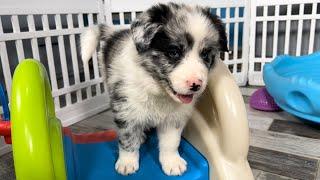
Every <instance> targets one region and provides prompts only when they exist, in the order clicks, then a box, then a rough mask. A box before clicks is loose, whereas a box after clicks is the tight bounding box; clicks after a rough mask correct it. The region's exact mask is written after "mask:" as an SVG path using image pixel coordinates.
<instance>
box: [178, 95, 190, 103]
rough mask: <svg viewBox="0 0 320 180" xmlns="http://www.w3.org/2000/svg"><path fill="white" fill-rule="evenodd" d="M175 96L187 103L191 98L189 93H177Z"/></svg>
mask: <svg viewBox="0 0 320 180" xmlns="http://www.w3.org/2000/svg"><path fill="white" fill-rule="evenodd" d="M177 97H178V98H179V99H180V101H181V102H182V103H184V104H189V103H191V101H192V99H193V94H189V95H182V94H177Z"/></svg>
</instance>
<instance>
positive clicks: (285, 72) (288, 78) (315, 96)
mask: <svg viewBox="0 0 320 180" xmlns="http://www.w3.org/2000/svg"><path fill="white" fill-rule="evenodd" d="M263 79H264V82H265V84H266V88H267V90H268V92H269V93H270V95H271V96H272V97H273V98H274V100H275V102H276V103H277V104H278V105H279V106H280V107H281V108H282V109H283V110H285V111H287V112H289V113H291V114H293V115H296V116H298V117H300V118H302V119H305V120H309V121H312V122H315V123H320V52H317V53H314V54H311V55H307V56H300V57H294V56H287V55H286V56H278V57H277V58H276V59H275V60H274V61H272V62H271V63H270V64H266V65H265V66H264V69H263Z"/></svg>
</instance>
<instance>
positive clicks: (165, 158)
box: [160, 153, 187, 176]
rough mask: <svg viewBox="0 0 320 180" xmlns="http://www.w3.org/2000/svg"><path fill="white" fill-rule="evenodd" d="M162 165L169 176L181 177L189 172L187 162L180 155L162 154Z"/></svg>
mask: <svg viewBox="0 0 320 180" xmlns="http://www.w3.org/2000/svg"><path fill="white" fill-rule="evenodd" d="M160 163H161V166H162V170H163V171H164V173H165V174H167V175H168V176H180V175H182V174H183V173H184V172H185V171H186V170H187V162H186V161H185V160H184V159H183V158H182V157H180V155H179V154H178V153H174V154H171V153H170V154H169V153H165V154H161V155H160Z"/></svg>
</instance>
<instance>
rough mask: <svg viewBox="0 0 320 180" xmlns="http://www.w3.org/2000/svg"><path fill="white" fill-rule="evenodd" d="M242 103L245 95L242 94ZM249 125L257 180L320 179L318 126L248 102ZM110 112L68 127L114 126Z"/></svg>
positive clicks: (2, 171)
mask: <svg viewBox="0 0 320 180" xmlns="http://www.w3.org/2000/svg"><path fill="white" fill-rule="evenodd" d="M244 99H245V102H246V103H247V102H248V97H247V96H244ZM247 113H248V119H249V127H250V150H249V155H248V160H249V163H250V166H251V167H252V169H253V174H254V176H255V179H257V180H288V179H303V180H320V170H319V169H320V168H319V166H320V126H318V125H314V124H309V123H305V122H302V121H299V120H298V119H297V118H296V117H294V116H291V115H289V114H288V113H286V112H283V111H282V112H276V113H268V112H260V111H256V110H253V109H251V108H250V107H249V106H248V105H247ZM112 119H113V118H112V114H111V113H110V111H105V112H102V113H99V114H97V115H95V116H93V117H91V118H88V119H86V120H83V121H81V122H79V123H76V124H74V125H72V126H71V128H72V130H73V131H74V132H78V133H81V132H92V131H99V130H104V129H109V128H114V127H115V126H114V124H113V122H112ZM0 179H5V180H11V179H14V172H13V163H12V154H11V153H8V154H7V155H4V156H2V157H0Z"/></svg>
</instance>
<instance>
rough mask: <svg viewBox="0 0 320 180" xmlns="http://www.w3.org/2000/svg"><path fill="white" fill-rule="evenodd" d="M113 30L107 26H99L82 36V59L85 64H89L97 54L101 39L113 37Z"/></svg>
mask: <svg viewBox="0 0 320 180" xmlns="http://www.w3.org/2000/svg"><path fill="white" fill-rule="evenodd" d="M112 31H113V30H112V29H111V28H110V27H108V26H106V25H103V24H101V25H98V26H95V27H92V28H90V29H88V30H87V31H85V32H84V33H82V34H81V37H80V46H81V58H82V62H83V63H88V61H89V60H90V59H91V57H92V55H93V53H94V52H95V50H96V48H97V46H98V44H99V42H100V39H105V38H107V37H108V36H110V35H111V33H112Z"/></svg>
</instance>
